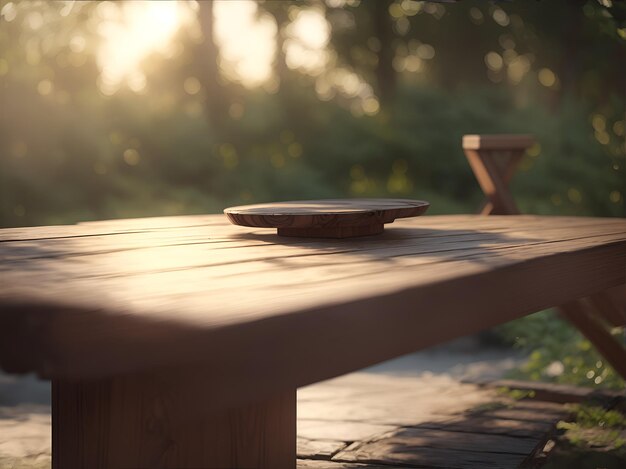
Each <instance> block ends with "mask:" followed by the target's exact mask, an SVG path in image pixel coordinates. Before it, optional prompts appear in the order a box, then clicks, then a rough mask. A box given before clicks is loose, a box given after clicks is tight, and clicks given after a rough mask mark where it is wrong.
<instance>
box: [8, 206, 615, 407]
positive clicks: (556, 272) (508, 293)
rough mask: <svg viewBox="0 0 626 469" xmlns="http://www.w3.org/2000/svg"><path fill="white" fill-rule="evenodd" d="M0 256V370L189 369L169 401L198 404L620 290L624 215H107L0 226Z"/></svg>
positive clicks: (168, 375)
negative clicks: (310, 223) (66, 222)
mask: <svg viewBox="0 0 626 469" xmlns="http://www.w3.org/2000/svg"><path fill="white" fill-rule="evenodd" d="M0 259H1V262H2V263H1V264H0V275H1V276H2V283H0V363H1V365H2V367H3V368H5V369H6V370H9V371H19V372H26V371H35V372H38V373H40V374H42V375H44V376H48V377H50V376H55V377H76V376H82V377H94V378H97V377H104V376H110V375H114V374H118V373H122V372H137V371H139V370H149V369H155V370H156V369H159V370H161V371H162V372H163V373H162V374H163V377H164V378H163V379H164V380H168V379H169V380H170V383H172V384H171V385H172V386H176V388H177V389H178V387H185V386H186V384H185V383H186V380H189V376H190V375H193V376H194V380H193V382H194V383H195V385H194V386H187V388H188V390H187V391H186V392H187V393H188V394H186V395H185V398H188V399H192V400H194V401H199V400H200V399H199V396H201V395H206V394H207V393H210V395H211V396H212V398H211V399H206V401H207V402H206V403H205V405H206V406H207V409H208V408H214V409H215V408H222V407H224V406H226V405H239V404H240V403H242V402H244V401H246V400H249V399H251V398H262V397H263V396H264V395H265V396H267V397H269V396H271V395H272V394H273V393H274V392H276V391H278V390H280V389H293V388H295V387H298V386H302V385H306V384H309V383H312V382H316V381H319V380H322V379H326V378H329V377H331V376H336V375H339V374H342V373H345V372H348V371H350V370H353V369H358V368H361V367H364V366H367V365H371V364H373V363H376V362H380V361H383V360H385V359H388V358H392V357H394V356H399V355H401V354H404V353H407V352H410V351H412V350H417V349H419V348H422V347H427V346H429V345H434V344H436V343H439V342H442V341H445V340H448V339H452V338H454V337H458V336H462V335H466V334H470V333H473V332H476V331H479V330H481V329H484V328H486V327H489V326H493V325H495V324H499V323H502V322H506V321H508V320H511V319H514V318H516V317H520V316H523V315H525V314H529V313H531V312H534V311H536V310H538V309H541V308H544V307H547V306H551V305H556V304H561V303H564V302H566V301H569V300H571V299H574V298H578V297H583V296H588V295H591V294H594V293H596V292H599V291H602V290H605V289H606V288H609V287H612V286H616V285H618V284H623V283H624V282H626V272H625V269H624V265H625V264H626V221H624V220H620V219H585V218H542V217H533V216H520V217H513V218H511V217H487V218H485V217H475V216H445V217H422V218H417V219H414V220H399V221H397V222H396V223H395V224H394V225H393V226H392V227H390V228H389V229H388V230H387V231H386V232H385V233H384V234H382V235H380V236H377V237H373V238H361V239H352V240H340V241H337V240H332V241H330V240H299V239H293V238H280V237H277V236H276V235H272V234H267V233H266V232H265V231H263V230H256V229H245V228H241V227H236V226H232V225H230V224H229V223H228V222H227V220H226V219H225V217H223V216H219V215H214V216H197V217H176V218H160V219H145V220H127V221H125V220H119V221H107V222H98V223H88V224H81V225H76V226H67V227H42V228H30V229H29V228H22V229H6V230H0ZM372 343H375V344H376V347H371V344H372ZM259 351H262V353H260V352H259ZM192 371H193V373H192ZM197 374H200V375H201V376H199V377H198V379H196V377H195V375H197ZM215 376H218V377H219V380H216V379H215V378H214V377H215ZM258 376H262V377H263V379H262V380H259V379H257V377H258ZM174 383H175V384H174ZM166 385H167V383H166Z"/></svg>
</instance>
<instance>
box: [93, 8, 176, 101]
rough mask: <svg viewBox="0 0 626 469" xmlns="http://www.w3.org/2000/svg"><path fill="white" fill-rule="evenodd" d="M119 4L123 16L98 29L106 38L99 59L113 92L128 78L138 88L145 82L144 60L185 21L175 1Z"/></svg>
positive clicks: (104, 87) (105, 83)
mask: <svg viewBox="0 0 626 469" xmlns="http://www.w3.org/2000/svg"><path fill="white" fill-rule="evenodd" d="M116 8H118V9H119V13H120V15H119V20H116V19H113V18H111V19H103V22H102V24H101V25H100V28H99V29H98V30H99V32H100V34H101V35H102V37H103V41H102V42H101V45H100V48H99V50H98V53H97V57H96V60H97V63H98V66H99V67H100V70H101V77H100V80H101V83H100V84H101V90H102V91H103V92H104V93H105V94H112V93H113V92H115V90H116V89H117V88H118V87H119V85H120V84H121V83H123V82H125V81H126V82H128V83H130V84H131V85H133V86H132V88H133V89H134V90H136V91H137V90H139V89H141V88H142V87H143V86H145V75H144V73H143V72H142V70H141V61H142V60H143V59H145V58H146V57H147V56H148V55H149V54H151V53H153V52H159V51H163V50H164V49H165V48H166V47H167V46H168V44H169V43H170V41H171V39H172V37H173V36H174V34H175V33H176V31H177V30H178V29H179V27H180V26H181V23H182V21H181V20H182V15H181V9H180V7H179V4H178V2H174V1H162V2H142V1H130V2H124V3H122V4H119V5H117V6H116ZM112 16H113V15H112Z"/></svg>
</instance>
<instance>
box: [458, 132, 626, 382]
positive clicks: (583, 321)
mask: <svg viewBox="0 0 626 469" xmlns="http://www.w3.org/2000/svg"><path fill="white" fill-rule="evenodd" d="M534 143H535V139H534V137H533V136H532V135H516V134H492V135H464V136H463V141H462V145H463V150H464V151H465V155H466V156H467V160H468V162H469V164H470V166H471V168H472V170H473V171H474V175H475V176H476V179H477V181H478V183H479V184H480V187H481V188H482V190H483V192H484V194H485V196H486V197H487V201H486V202H485V203H484V204H483V206H482V208H481V210H480V213H481V214H482V215H516V214H518V213H519V210H518V208H517V205H516V204H515V200H514V199H513V195H512V194H511V192H510V190H509V187H508V186H509V183H510V182H511V179H513V176H514V175H515V171H516V170H517V167H518V166H519V164H520V162H521V160H522V157H523V156H524V154H525V152H526V150H527V149H528V148H530V147H531V146H532V145H533V144H534ZM559 311H560V313H561V315H562V316H563V317H564V318H565V319H567V320H568V321H569V322H570V323H571V324H572V325H573V326H574V327H576V328H577V329H578V330H579V331H580V332H581V333H582V334H583V335H584V336H585V337H586V338H587V339H588V340H589V341H590V342H591V343H592V344H593V345H594V346H595V348H596V349H597V350H598V351H599V352H600V353H601V354H602V355H603V356H604V358H605V359H606V360H607V361H608V362H609V363H610V364H611V365H612V366H613V368H615V370H616V371H617V372H618V373H619V374H620V375H621V376H622V377H623V378H624V379H626V352H624V349H623V347H622V346H621V345H620V344H619V343H617V341H616V340H615V339H614V338H613V337H612V336H611V334H610V333H609V332H608V331H607V327H606V326H605V324H604V323H606V325H608V326H609V327H611V326H618V327H619V326H626V288H624V286H620V287H616V288H613V289H609V290H606V291H604V292H598V293H596V294H594V295H593V296H592V297H591V298H589V300H587V301H581V300H572V301H569V302H568V303H566V304H563V305H559Z"/></svg>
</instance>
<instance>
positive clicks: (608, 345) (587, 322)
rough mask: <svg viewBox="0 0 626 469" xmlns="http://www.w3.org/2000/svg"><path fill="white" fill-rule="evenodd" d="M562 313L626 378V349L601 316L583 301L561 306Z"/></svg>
mask: <svg viewBox="0 0 626 469" xmlns="http://www.w3.org/2000/svg"><path fill="white" fill-rule="evenodd" d="M559 309H560V310H561V313H562V314H563V316H565V318H567V320H569V322H570V323H572V325H574V327H576V328H577V329H578V330H579V331H580V333H581V334H583V335H584V336H585V337H586V338H587V339H588V340H589V342H591V343H592V344H593V346H594V347H595V348H596V349H597V350H598V352H600V354H601V355H602V356H603V357H604V359H605V360H606V361H607V362H609V363H610V365H611V366H612V367H613V369H614V370H615V371H616V372H617V373H618V374H619V375H620V376H621V377H622V378H623V379H625V380H626V349H624V347H622V345H621V344H620V343H619V342H618V341H617V340H616V339H615V338H614V337H613V336H612V335H611V334H610V333H609V332H608V331H607V330H606V328H605V327H604V325H603V324H602V323H601V322H600V320H599V318H598V317H597V316H596V314H594V312H592V311H590V310H589V308H587V306H586V304H585V303H583V302H582V301H580V300H579V301H572V302H570V303H566V304H564V305H561V306H560V307H559Z"/></svg>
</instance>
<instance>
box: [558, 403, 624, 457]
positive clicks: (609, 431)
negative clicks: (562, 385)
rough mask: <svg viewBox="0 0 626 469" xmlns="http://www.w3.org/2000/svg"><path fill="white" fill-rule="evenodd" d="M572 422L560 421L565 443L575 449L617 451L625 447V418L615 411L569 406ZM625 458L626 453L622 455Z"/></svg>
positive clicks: (581, 405) (585, 406) (588, 406)
mask: <svg viewBox="0 0 626 469" xmlns="http://www.w3.org/2000/svg"><path fill="white" fill-rule="evenodd" d="M570 410H571V411H572V413H573V421H572V422H565V421H560V422H559V423H558V424H557V428H558V429H559V430H564V431H565V438H566V439H567V441H568V442H569V443H570V444H572V445H573V446H576V447H581V448H592V447H602V448H603V449H605V450H607V451H613V450H619V449H621V448H623V447H624V446H625V445H626V439H625V437H626V417H624V415H622V414H621V413H620V412H618V411H616V410H606V409H604V408H602V407H597V406H590V405H584V404H575V405H571V406H570ZM623 455H625V456H626V453H623Z"/></svg>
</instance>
